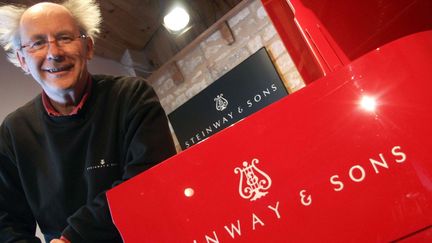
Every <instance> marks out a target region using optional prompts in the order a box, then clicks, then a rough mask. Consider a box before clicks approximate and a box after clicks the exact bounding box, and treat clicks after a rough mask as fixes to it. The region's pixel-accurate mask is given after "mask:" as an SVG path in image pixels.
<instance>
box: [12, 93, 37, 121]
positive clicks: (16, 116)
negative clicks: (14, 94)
mask: <svg viewBox="0 0 432 243" xmlns="http://www.w3.org/2000/svg"><path fill="white" fill-rule="evenodd" d="M41 99H42V98H41V95H40V94H39V95H37V96H36V97H35V98H33V99H32V100H30V101H29V102H27V103H26V104H24V105H22V106H21V107H19V108H17V109H16V110H15V111H13V112H11V113H10V114H9V115H7V116H6V118H5V119H4V123H16V122H17V121H24V120H29V119H30V120H33V119H34V117H35V116H37V114H38V108H37V106H38V103H39V102H41Z"/></svg>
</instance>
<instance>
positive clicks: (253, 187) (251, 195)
mask: <svg viewBox="0 0 432 243" xmlns="http://www.w3.org/2000/svg"><path fill="white" fill-rule="evenodd" d="M406 161H407V154H406V153H405V151H404V150H403V149H402V147H401V146H398V145H396V146H393V147H392V148H391V149H390V150H389V151H386V152H384V153H379V154H378V155H377V156H374V157H369V159H368V162H367V163H360V164H354V165H352V166H351V167H349V169H347V170H346V171H339V172H338V173H335V174H333V175H331V176H328V179H327V181H328V186H329V191H328V192H327V193H332V192H333V193H340V192H341V191H345V190H353V189H354V188H355V187H354V186H353V184H352V183H354V184H358V183H362V182H363V181H365V180H367V179H366V178H367V177H368V176H373V175H375V176H381V175H382V174H385V173H380V172H383V171H384V170H390V169H391V167H392V166H396V165H403V164H405V163H406ZM258 162H259V161H258V159H253V160H252V162H251V164H249V163H248V162H247V161H245V162H243V167H236V168H235V169H234V173H235V174H240V183H239V194H240V196H241V197H242V198H244V199H248V200H250V203H256V201H255V202H252V201H254V200H257V199H258V198H262V197H264V196H265V195H266V194H267V193H268V191H267V190H268V189H269V188H270V187H271V184H272V181H271V179H270V176H268V175H267V174H266V173H265V172H263V171H262V170H260V169H258V168H257V166H256V164H258ZM368 167H369V170H367V168H368ZM368 171H369V172H368ZM341 173H342V174H341ZM350 184H351V186H349V187H350V188H351V189H347V185H350ZM306 188H307V187H305V188H301V189H300V188H299V189H298V191H297V197H298V199H299V203H300V205H302V206H304V207H310V206H311V205H312V194H311V193H310V190H308V189H306ZM321 191H322V189H321ZM329 196H330V195H329ZM290 198H293V197H290ZM263 199H267V198H263ZM268 200H273V202H269V201H268ZM284 200H286V199H284ZM263 202H265V201H262V202H261V201H260V203H258V204H255V206H254V211H252V212H250V217H245V216H244V215H243V216H242V217H241V218H236V216H235V215H232V217H233V218H232V219H231V220H229V221H227V222H226V224H224V225H220V226H219V227H218V228H219V229H218V228H213V229H209V230H207V231H206V234H205V235H204V237H203V238H201V237H200V238H201V240H200V241H198V240H193V241H192V242H193V243H201V242H205V243H225V242H233V241H235V240H241V237H242V236H243V235H245V234H250V233H252V232H254V231H255V230H257V229H259V228H260V227H269V225H271V224H274V223H276V222H282V221H281V220H284V219H286V218H287V217H284V213H286V210H287V208H286V207H285V206H286V204H284V202H283V200H278V199H275V198H273V199H267V202H265V203H267V206H263V205H262V203H263ZM269 220H270V221H269Z"/></svg>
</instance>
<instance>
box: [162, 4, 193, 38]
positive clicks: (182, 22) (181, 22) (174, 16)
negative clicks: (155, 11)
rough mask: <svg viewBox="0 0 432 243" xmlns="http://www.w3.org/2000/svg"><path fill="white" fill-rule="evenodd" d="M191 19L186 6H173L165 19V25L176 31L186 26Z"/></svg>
mask: <svg viewBox="0 0 432 243" xmlns="http://www.w3.org/2000/svg"><path fill="white" fill-rule="evenodd" d="M189 20H190V17H189V14H188V13H187V12H186V10H185V9H184V8H182V7H179V6H178V7H175V8H173V9H172V10H171V11H170V12H169V13H168V14H167V15H165V17H164V19H163V21H164V26H165V27H166V28H167V29H169V30H171V31H174V32H177V31H180V30H182V29H183V28H185V27H186V26H187V25H188V24H189Z"/></svg>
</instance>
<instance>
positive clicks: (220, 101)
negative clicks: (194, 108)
mask: <svg viewBox="0 0 432 243" xmlns="http://www.w3.org/2000/svg"><path fill="white" fill-rule="evenodd" d="M214 101H216V110H218V111H223V110H225V109H226V108H227V107H228V100H227V99H225V98H224V97H223V94H220V95H218V96H216V98H214Z"/></svg>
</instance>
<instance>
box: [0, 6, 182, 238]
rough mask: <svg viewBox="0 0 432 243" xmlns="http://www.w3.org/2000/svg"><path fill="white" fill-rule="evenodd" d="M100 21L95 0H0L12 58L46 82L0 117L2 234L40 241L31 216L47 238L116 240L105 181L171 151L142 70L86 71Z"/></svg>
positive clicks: (1, 28)
mask: <svg viewBox="0 0 432 243" xmlns="http://www.w3.org/2000/svg"><path fill="white" fill-rule="evenodd" d="M99 23H100V10H99V7H98V6H97V4H96V3H95V1H93V0H69V1H66V2H64V3H63V4H54V3H46V2H45V3H39V4H36V5H33V6H31V7H30V8H27V9H26V8H20V7H15V6H11V5H8V6H3V7H0V41H1V42H2V45H3V47H4V48H5V50H6V51H7V53H8V57H9V60H10V61H12V62H13V63H15V64H17V65H18V66H20V67H21V68H22V69H23V70H24V72H26V73H28V74H31V75H32V76H33V78H34V79H35V80H36V81H37V82H38V83H39V84H40V86H41V87H42V90H43V91H42V93H41V94H40V95H39V96H37V97H35V98H34V99H32V100H31V101H29V102H28V103H27V104H25V105H24V106H23V107H20V108H19V109H17V110H16V111H15V112H13V113H12V114H10V115H9V116H8V117H7V118H6V119H5V120H4V122H3V124H2V125H1V127H0V242H39V240H38V239H37V238H36V237H35V227H36V222H37V223H38V224H39V226H40V228H41V231H42V232H43V234H44V236H45V239H46V240H47V242H52V243H54V242H73V243H80V242H121V237H120V235H119V233H118V231H117V230H116V228H115V226H114V225H113V222H112V221H111V217H110V214H109V209H108V205H107V201H106V197H105V191H106V190H108V189H110V188H111V187H113V186H115V185H117V184H119V183H121V182H122V181H125V180H127V179H129V178H131V177H132V176H135V175H136V174H138V173H140V172H142V171H144V170H146V169H148V168H149V167H151V166H153V165H155V164H156V163H158V162H160V161H162V160H164V159H166V158H168V157H170V156H172V155H173V154H175V149H174V145H173V142H172V138H171V134H170V132H169V128H168V125H167V119H166V116H165V113H164V111H163V109H162V107H161V106H160V103H159V101H158V99H157V97H156V95H155V93H154V91H153V90H152V89H151V88H150V87H149V86H148V85H147V84H146V83H145V82H144V81H143V80H142V79H140V78H134V77H111V76H105V75H91V74H90V73H89V72H88V70H87V65H86V62H87V60H90V59H91V58H92V56H93V50H94V47H93V37H94V36H95V34H97V33H98V30H99V29H98V28H99ZM3 79H5V80H7V77H3ZM9 81H13V80H9Z"/></svg>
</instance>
